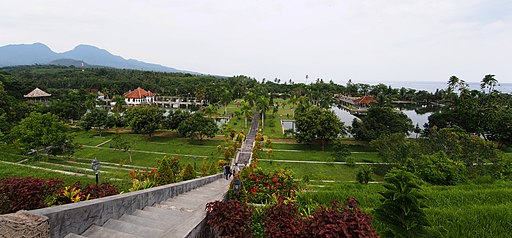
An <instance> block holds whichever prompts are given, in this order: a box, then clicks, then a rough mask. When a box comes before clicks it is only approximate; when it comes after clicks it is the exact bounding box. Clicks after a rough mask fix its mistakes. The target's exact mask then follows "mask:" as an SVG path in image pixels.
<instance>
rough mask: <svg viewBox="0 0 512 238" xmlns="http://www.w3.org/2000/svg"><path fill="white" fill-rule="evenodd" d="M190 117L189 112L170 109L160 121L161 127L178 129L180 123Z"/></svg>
mask: <svg viewBox="0 0 512 238" xmlns="http://www.w3.org/2000/svg"><path fill="white" fill-rule="evenodd" d="M189 117H190V113H188V112H185V111H182V110H180V109H178V110H171V111H169V114H168V115H167V116H166V117H165V118H164V120H163V121H162V127H163V128H165V129H168V130H176V129H178V127H179V125H180V123H181V122H182V121H184V120H186V119H187V118H189Z"/></svg>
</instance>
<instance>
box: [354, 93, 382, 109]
mask: <svg viewBox="0 0 512 238" xmlns="http://www.w3.org/2000/svg"><path fill="white" fill-rule="evenodd" d="M352 101H353V102H354V104H355V105H357V106H359V107H367V106H368V104H370V103H376V102H377V100H375V99H373V98H372V97H370V96H363V97H360V98H356V99H354V100H352Z"/></svg>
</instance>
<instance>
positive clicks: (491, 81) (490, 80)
mask: <svg viewBox="0 0 512 238" xmlns="http://www.w3.org/2000/svg"><path fill="white" fill-rule="evenodd" d="M494 76H495V75H492V74H488V75H485V77H484V78H483V79H482V83H480V88H481V89H482V91H484V93H485V90H484V89H485V88H488V89H489V92H488V93H491V92H494V88H495V87H496V86H497V85H499V84H498V80H497V79H495V78H494Z"/></svg>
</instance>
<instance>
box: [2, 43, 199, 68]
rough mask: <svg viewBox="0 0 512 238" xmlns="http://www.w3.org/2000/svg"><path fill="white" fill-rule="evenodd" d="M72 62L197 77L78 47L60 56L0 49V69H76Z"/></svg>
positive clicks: (41, 48) (38, 47)
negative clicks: (66, 67) (36, 67)
mask: <svg viewBox="0 0 512 238" xmlns="http://www.w3.org/2000/svg"><path fill="white" fill-rule="evenodd" d="M74 61H79V62H80V65H81V64H82V63H83V64H84V66H87V65H95V67H111V68H118V69H137V70H151V71H158V72H173V73H174V72H178V73H192V74H198V73H194V72H190V71H184V70H179V69H175V68H171V67H167V66H163V65H159V64H151V63H146V62H142V61H139V60H135V59H125V58H123V57H121V56H118V55H113V54H111V53H110V52H108V51H107V50H105V49H100V48H98V47H96V46H92V45H78V46H76V47H75V48H74V49H72V50H70V51H66V52H63V53H57V52H53V51H52V50H51V49H50V48H49V47H48V46H46V45H44V44H42V43H34V44H19V45H6V46H0V67H8V66H19V65H34V64H43V65H64V66H70V65H75V66H76V62H74Z"/></svg>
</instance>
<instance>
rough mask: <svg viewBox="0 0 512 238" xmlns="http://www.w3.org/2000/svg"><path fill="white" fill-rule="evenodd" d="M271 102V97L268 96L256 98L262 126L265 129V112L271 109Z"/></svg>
mask: <svg viewBox="0 0 512 238" xmlns="http://www.w3.org/2000/svg"><path fill="white" fill-rule="evenodd" d="M269 102H270V98H267V97H265V96H260V97H259V98H258V99H257V100H256V107H257V108H258V111H260V113H261V128H263V130H265V112H267V110H268V109H269V106H270V105H269Z"/></svg>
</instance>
